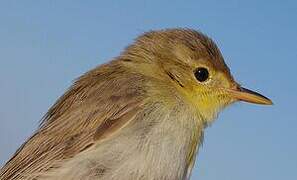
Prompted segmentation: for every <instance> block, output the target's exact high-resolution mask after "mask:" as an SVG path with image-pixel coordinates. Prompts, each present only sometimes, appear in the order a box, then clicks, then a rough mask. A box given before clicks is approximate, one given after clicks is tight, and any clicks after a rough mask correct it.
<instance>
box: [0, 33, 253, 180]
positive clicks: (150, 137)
mask: <svg viewBox="0 0 297 180" xmlns="http://www.w3.org/2000/svg"><path fill="white" fill-rule="evenodd" d="M200 65H204V66H209V67H211V68H213V69H214V70H215V71H216V73H215V74H213V76H212V78H214V79H216V78H217V79H218V80H217V81H214V82H213V83H212V82H210V85H207V87H204V86H205V85H203V86H202V85H201V84H199V83H197V84H198V85H195V84H193V82H196V81H197V80H196V79H195V76H194V75H193V73H192V72H193V71H194V70H195V68H196V67H197V66H200ZM193 68H194V69H193ZM198 79H199V78H198ZM198 86H199V88H197V87H198ZM218 86H219V87H224V88H234V87H235V86H236V87H237V86H238V84H236V83H235V81H234V80H233V78H232V76H231V74H230V72H229V69H228V67H227V66H226V64H225V63H224V61H223V58H222V56H221V54H220V52H219V50H218V48H217V47H216V46H215V44H214V43H213V42H212V41H211V40H210V39H209V38H207V37H206V36H204V35H203V34H201V33H199V32H196V31H194V30H187V29H172V30H165V31H157V32H150V33H147V34H145V35H143V36H141V37H140V38H138V39H137V41H136V43H135V44H133V45H131V46H129V47H128V48H127V49H126V50H125V52H123V53H122V55H121V56H119V57H118V58H116V59H115V60H113V61H111V62H109V63H107V64H105V65H102V66H99V67H97V68H95V69H93V70H91V71H89V72H88V73H86V74H85V75H83V76H82V77H80V78H79V79H78V80H77V81H76V82H75V83H74V85H73V86H72V87H71V88H70V89H69V90H68V91H67V92H66V93H65V94H64V95H63V96H62V97H61V98H60V99H59V100H58V101H57V103H56V104H55V105H54V106H53V107H52V108H51V109H50V110H49V112H48V113H47V115H46V116H45V117H44V120H43V122H42V124H41V126H40V128H39V129H38V130H37V131H36V133H35V134H34V135H33V136H32V137H31V138H30V139H29V140H28V141H27V142H26V143H25V144H24V145H23V146H22V147H21V148H20V149H19V150H18V151H17V152H16V153H15V155H14V156H13V157H12V158H11V159H10V161H8V162H7V164H6V165H5V166H4V167H3V168H2V169H1V171H0V177H1V180H8V179H28V180H29V179H32V180H33V179H34V180H35V179H38V180H39V179H48V180H52V179H61V180H68V179H90V180H92V179H100V180H101V179H102V180H119V179H123V180H130V179H135V180H180V179H188V178H189V177H190V174H191V170H192V167H193V165H194V161H195V156H196V152H197V150H198V148H199V145H200V144H201V142H202V140H203V130H204V128H205V127H206V126H207V124H209V123H211V122H212V121H213V119H215V117H216V116H217V113H218V112H219V111H220V110H221V109H222V108H224V107H225V106H226V105H228V104H231V103H233V102H234V101H235V99H234V98H231V97H229V96H227V95H226V91H223V90H218V91H212V90H213V88H214V87H218ZM209 97H211V98H209ZM250 101H251V100H250Z"/></svg>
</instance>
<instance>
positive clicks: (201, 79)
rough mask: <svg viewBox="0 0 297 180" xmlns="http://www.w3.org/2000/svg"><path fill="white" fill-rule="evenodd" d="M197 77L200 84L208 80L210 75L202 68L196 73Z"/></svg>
mask: <svg viewBox="0 0 297 180" xmlns="http://www.w3.org/2000/svg"><path fill="white" fill-rule="evenodd" d="M194 73H195V77H196V79H197V80H198V81H199V82H204V81H206V80H207V79H208V77H209V73H208V70H207V69H206V68H203V67H200V68H197V69H196V70H195V71H194Z"/></svg>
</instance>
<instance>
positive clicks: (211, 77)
mask: <svg viewBox="0 0 297 180" xmlns="http://www.w3.org/2000/svg"><path fill="white" fill-rule="evenodd" d="M122 57H123V59H129V60H131V61H133V62H136V63H137V65H136V66H134V65H133V67H135V68H137V69H138V71H139V72H141V73H142V74H145V75H147V76H150V77H153V78H155V79H159V80H162V81H163V82H164V84H166V86H162V87H158V88H160V89H162V88H172V87H174V89H175V91H177V92H178V93H179V94H180V95H181V96H182V97H183V98H184V99H185V101H186V102H188V103H190V104H191V105H192V106H193V107H194V108H195V109H196V110H197V111H198V112H199V114H200V115H202V116H203V117H205V119H206V120H207V123H210V122H211V121H212V120H213V119H215V117H216V116H217V114H218V112H219V111H220V110H221V109H222V108H224V107H226V106H227V105H229V104H232V103H234V102H237V101H245V102H250V103H255V104H264V105H271V104H272V102H271V100H269V99H268V98H266V97H265V96H263V95H261V94H259V93H256V92H254V91H251V90H248V89H245V88H243V87H241V86H240V85H239V84H238V83H237V82H236V81H235V80H234V78H233V76H232V75H231V73H230V69H229V68H228V66H227V65H226V63H225V62H224V59H223V57H222V55H221V53H220V50H219V49H218V47H217V46H216V44H215V43H214V42H213V41H212V40H211V39H210V38H208V37H207V36H205V35H204V34H202V33H200V32H197V31H194V30H190V29H168V30H161V31H152V32H148V33H145V34H144V35H142V36H140V37H139V38H138V39H137V40H136V42H135V43H134V44H133V45H131V46H129V47H128V48H127V50H126V51H125V52H124V53H123V56H122Z"/></svg>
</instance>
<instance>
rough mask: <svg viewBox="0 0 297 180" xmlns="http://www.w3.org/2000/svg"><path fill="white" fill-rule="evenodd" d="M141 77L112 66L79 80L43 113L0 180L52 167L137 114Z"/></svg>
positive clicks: (21, 176) (26, 175)
mask: <svg viewBox="0 0 297 180" xmlns="http://www.w3.org/2000/svg"><path fill="white" fill-rule="evenodd" d="M142 82H143V77H141V76H140V75H137V74H131V73H128V72H126V70H125V68H123V67H122V66H121V65H119V64H118V63H116V62H113V63H111V64H107V65H104V66H101V67H99V68H96V69H94V70H92V71H90V72H89V73H87V74H85V75H84V76H82V77H81V78H80V79H79V80H78V81H77V82H76V83H75V84H74V85H73V86H72V87H71V88H70V89H69V90H68V91H67V92H66V93H65V94H64V95H63V96H62V97H61V98H60V99H59V100H58V101H57V102H56V104H55V105H54V106H53V107H52V108H51V109H50V110H49V112H48V113H47V115H46V116H45V118H44V121H43V122H42V124H41V126H40V128H39V129H38V130H37V132H36V133H35V134H34V135H33V136H32V137H31V138H29V139H28V141H27V142H25V143H24V144H23V145H22V146H21V147H20V148H19V149H18V150H17V152H16V153H15V154H14V156H13V157H12V158H11V159H10V160H9V161H8V162H7V163H6V165H4V167H2V169H1V171H0V177H1V178H0V179H2V180H8V179H22V178H24V177H28V176H31V175H32V174H40V173H42V172H45V171H47V170H49V169H53V168H57V167H55V165H54V164H55V163H54V162H55V161H59V160H63V159H69V158H72V157H74V156H75V155H77V154H78V153H80V152H82V151H84V150H85V149H87V148H88V147H91V146H92V145H93V144H94V142H95V141H98V140H100V139H103V138H107V137H108V136H109V135H110V134H113V133H115V132H117V131H119V130H120V129H121V128H123V127H125V125H127V124H128V122H130V121H131V120H133V119H134V117H135V116H136V115H137V113H138V112H140V110H141V108H142V103H143V94H144V91H143V89H142V84H141V83H142Z"/></svg>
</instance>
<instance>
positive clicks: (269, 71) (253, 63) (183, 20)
mask: <svg viewBox="0 0 297 180" xmlns="http://www.w3.org/2000/svg"><path fill="white" fill-rule="evenodd" d="M83 2H84V3H83ZM170 27H188V28H194V29H199V30H201V31H203V32H205V33H206V34H208V35H209V36H211V37H212V38H213V39H214V40H215V41H216V42H217V43H218V45H219V47H220V48H221V50H222V53H223V55H224V57H225V60H226V62H227V64H228V65H229V66H230V68H231V70H232V72H233V75H234V76H235V78H236V79H237V80H238V81H239V82H240V83H242V84H243V85H245V86H246V87H249V88H251V89H254V90H258V91H260V92H262V93H263V94H265V95H267V96H268V97H270V98H271V99H272V100H273V101H274V103H275V105H274V106H272V107H263V106H257V105H251V104H245V103H238V104H235V105H233V106H232V107H230V108H228V109H226V110H225V111H224V112H223V113H221V114H220V117H219V119H218V120H217V121H216V122H215V123H214V124H213V125H212V126H211V127H210V128H208V129H207V131H206V134H205V142H204V144H203V147H202V148H201V149H200V154H199V157H198V159H197V163H196V167H195V170H194V173H193V178H192V179H203V180H214V179H222V180H238V179H240V180H251V179H253V180H263V179H269V180H280V179H297V175H296V172H297V141H296V139H297V105H296V103H297V70H296V69H297V45H296V42H297V2H296V1H293V0H291V1H289V0H284V1H273V0H270V1H268V0H267V1H258V0H249V1H236V0H231V1H221V0H216V1H215V0H208V1H206V0H204V1H197V0H196V1H194V0H193V1H178V2H177V1H174V0H170V1H169V0H167V1H162V2H161V1H158V0H150V1H136V0H135V1H117V2H114V1H111V0H109V1H103V0H101V1H80V2H77V1H76V2H74V1H31V0H27V1H1V2H0V100H1V101H0V122H1V124H0V164H3V163H4V162H5V161H6V160H7V159H8V158H9V157H10V156H11V155H12V154H13V153H14V151H15V150H16V149H17V147H19V146H20V145H21V143H22V142H24V141H25V139H26V138H28V137H29V136H30V135H31V134H32V132H33V131H34V130H35V129H36V128H37V125H38V122H39V120H40V119H41V117H42V116H43V115H44V113H45V112H46V111H47V109H48V108H49V107H50V106H51V105H52V104H53V103H54V102H55V100H56V99H57V98H58V97H59V96H60V95H62V94H63V92H64V91H65V90H66V89H67V87H69V86H70V84H71V82H72V80H73V79H75V78H76V77H78V76H79V75H81V74H82V73H84V72H86V71H87V70H89V69H90V68H92V67H94V66H96V65H98V64H101V63H103V62H106V61H108V60H110V59H111V58H112V57H115V56H117V55H118V54H119V53H120V52H121V51H122V49H123V48H124V47H125V46H126V45H128V44H129V43H131V42H132V41H133V39H134V38H135V37H136V36H137V35H139V34H141V33H142V32H144V31H148V30H151V29H160V28H170Z"/></svg>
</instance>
